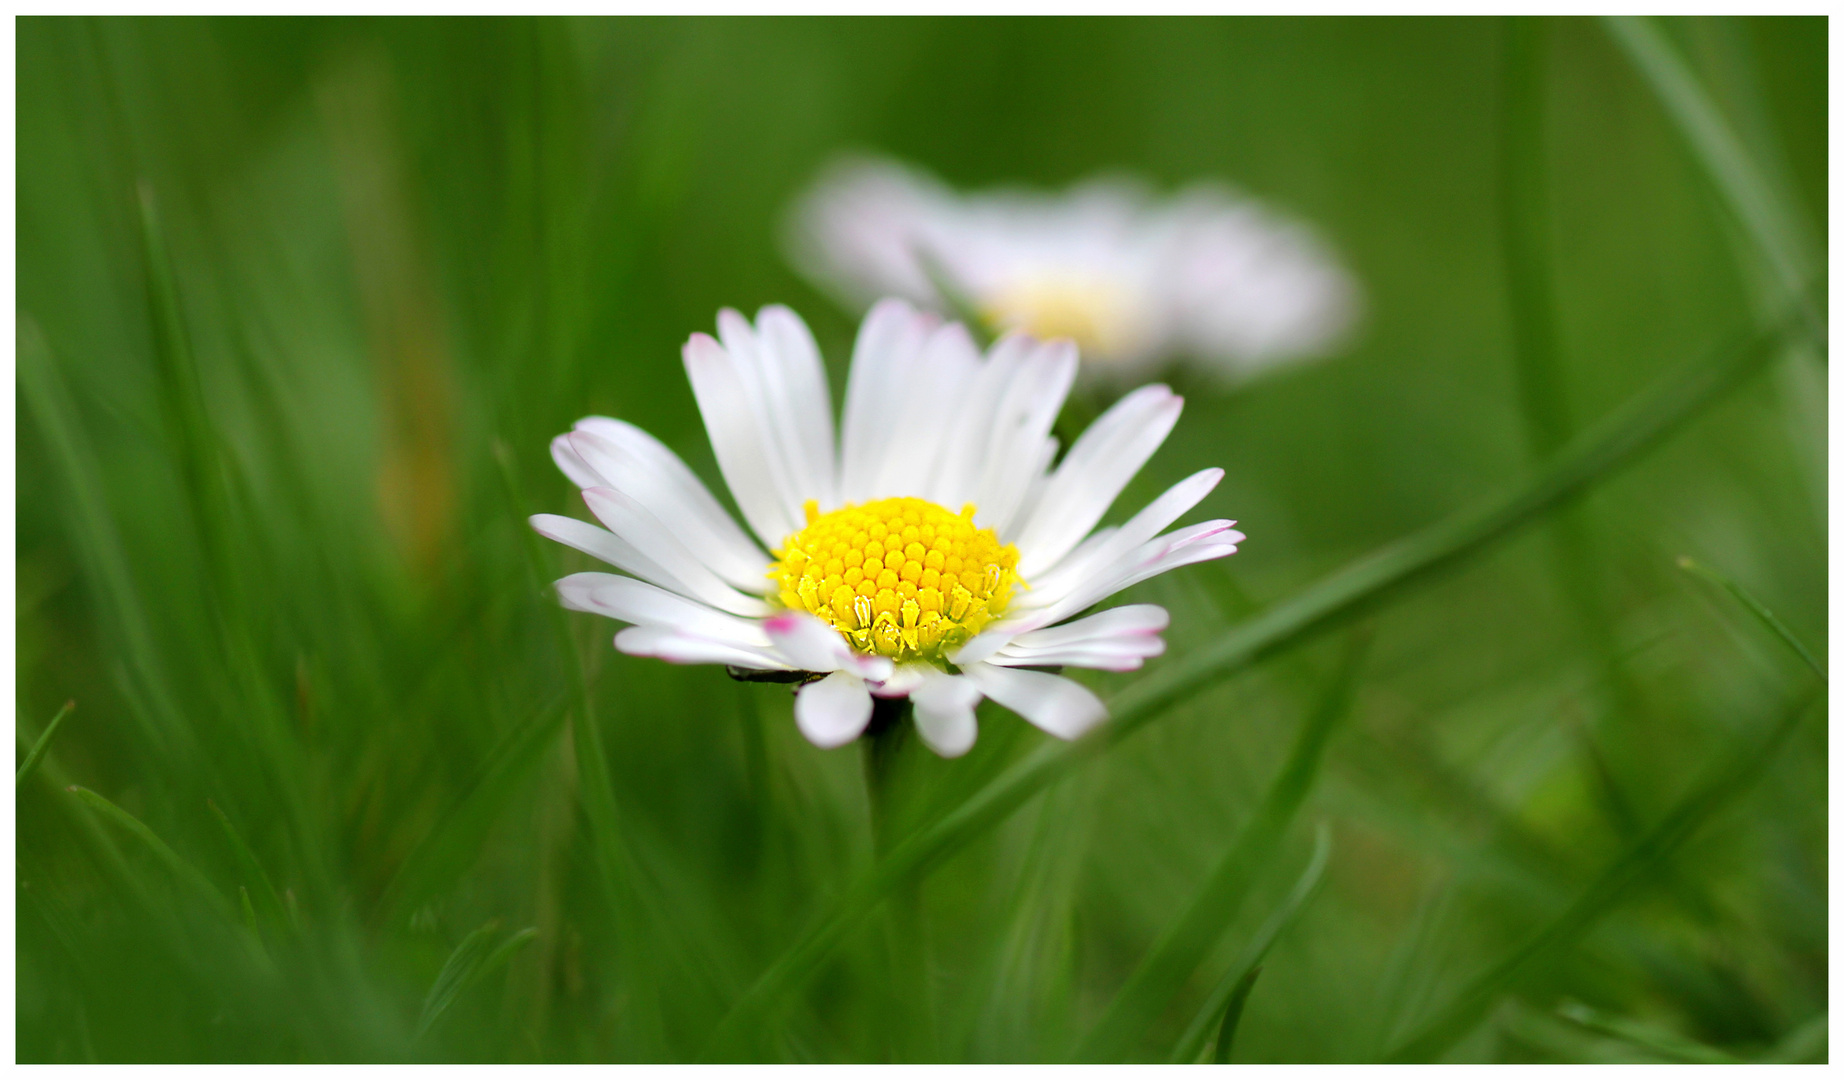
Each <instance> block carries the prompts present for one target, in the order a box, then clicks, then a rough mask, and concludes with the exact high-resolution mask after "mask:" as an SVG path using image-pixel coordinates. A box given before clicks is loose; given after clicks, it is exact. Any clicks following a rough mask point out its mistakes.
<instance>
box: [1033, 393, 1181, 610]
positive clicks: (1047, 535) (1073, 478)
mask: <svg viewBox="0 0 1844 1080" xmlns="http://www.w3.org/2000/svg"><path fill="white" fill-rule="evenodd" d="M1183 408H1184V399H1183V398H1181V397H1179V396H1178V395H1177V394H1174V393H1172V391H1171V390H1170V389H1169V388H1167V387H1165V386H1160V385H1153V386H1143V387H1141V388H1140V389H1138V390H1135V391H1134V392H1133V393H1131V394H1128V395H1127V396H1126V397H1124V398H1122V399H1121V400H1120V401H1118V402H1116V403H1115V405H1114V407H1113V408H1111V409H1109V410H1108V411H1107V412H1105V413H1103V414H1102V415H1101V417H1100V418H1099V419H1097V420H1096V421H1095V422H1094V423H1093V424H1090V425H1089V428H1088V430H1087V431H1084V432H1083V433H1082V437H1081V438H1079V439H1077V440H1076V443H1075V445H1074V446H1071V447H1070V448H1069V453H1068V454H1067V455H1065V456H1064V458H1063V461H1062V464H1060V465H1058V466H1057V470H1056V472H1055V473H1054V474H1053V475H1052V476H1051V478H1050V482H1049V483H1048V484H1047V485H1046V486H1045V488H1044V493H1043V495H1042V497H1041V498H1039V500H1038V503H1037V508H1036V512H1035V513H1033V514H1032V515H1031V520H1030V521H1028V522H1025V523H1023V527H1022V528H1020V529H1019V530H1018V531H1017V540H1016V543H1017V544H1018V551H1019V555H1020V559H1019V573H1021V574H1023V575H1024V576H1025V580H1027V581H1028V580H1030V577H1031V575H1032V574H1033V573H1035V572H1039V571H1042V570H1047V569H1049V568H1050V567H1052V566H1054V565H1056V562H1057V560H1058V559H1061V558H1062V557H1063V556H1064V555H1066V554H1068V553H1069V551H1070V549H1072V548H1074V547H1075V546H1076V545H1077V544H1078V543H1080V542H1081V540H1082V538H1083V537H1084V536H1087V535H1088V531H1089V530H1090V529H1092V528H1094V527H1095V524H1096V523H1097V522H1099V521H1100V520H1101V516H1102V515H1103V514H1105V513H1107V512H1108V507H1110V506H1112V505H1113V504H1114V499H1115V497H1116V496H1118V495H1119V494H1120V492H1121V489H1122V488H1124V487H1126V486H1127V481H1129V480H1131V479H1133V476H1134V474H1135V473H1137V472H1139V471H1140V466H1142V465H1144V464H1146V459H1147V458H1150V457H1152V455H1153V451H1155V450H1157V449H1159V446H1160V444H1161V443H1163V442H1165V437H1166V436H1167V435H1168V434H1170V433H1171V430H1172V425H1174V424H1176V423H1177V422H1178V414H1179V413H1180V412H1181V411H1182V410H1183Z"/></svg>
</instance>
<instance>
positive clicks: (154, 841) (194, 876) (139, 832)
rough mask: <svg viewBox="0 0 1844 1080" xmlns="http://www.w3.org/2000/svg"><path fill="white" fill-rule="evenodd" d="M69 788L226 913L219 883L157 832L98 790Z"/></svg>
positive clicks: (213, 908) (176, 875)
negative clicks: (169, 844)
mask: <svg viewBox="0 0 1844 1080" xmlns="http://www.w3.org/2000/svg"><path fill="white" fill-rule="evenodd" d="M69 790H70V792H71V794H73V795H75V796H77V798H79V799H82V800H83V801H84V802H85V803H88V804H89V806H90V807H91V808H92V809H94V810H95V811H97V812H98V813H100V814H101V815H102V816H103V817H105V818H107V819H109V820H110V821H113V822H115V823H116V824H117V825H120V826H121V827H122V828H124V829H126V830H128V831H129V832H130V833H133V834H134V836H135V838H136V839H138V840H140V841H141V842H142V843H143V844H146V845H147V848H148V850H149V851H152V852H153V853H154V855H155V856H156V857H157V858H159V860H160V861H161V862H162V863H165V864H166V867H167V869H168V870H171V871H172V872H173V876H174V877H176V878H178V879H179V880H180V881H182V882H184V883H185V884H186V885H187V886H188V887H190V888H191V889H192V890H193V891H195V892H197V893H198V894H199V895H200V896H201V897H203V898H207V899H208V900H209V901H210V903H211V907H212V910H214V911H216V912H217V913H218V914H220V915H222V914H225V900H224V896H223V895H222V894H221V893H219V892H218V889H217V886H215V885H213V884H212V883H211V881H210V879H209V878H207V877H206V876H205V875H204V874H201V873H199V871H198V869H197V868H196V867H194V866H193V865H192V864H191V863H189V862H187V861H186V860H184V859H182V858H180V857H179V853H178V852H176V851H174V850H173V849H172V848H170V847H168V846H167V843H166V841H164V840H162V839H160V837H159V836H157V835H155V833H154V830H152V829H150V828H148V827H147V826H146V825H145V824H144V823H143V822H142V821H141V819H140V818H138V817H135V816H134V815H133V814H130V813H129V812H128V811H126V810H123V809H122V808H121V807H119V806H117V805H115V804H114V803H112V802H110V801H109V800H108V799H105V798H103V797H102V796H101V795H98V794H97V793H96V792H94V791H91V790H90V789H89V788H86V787H79V786H78V785H76V784H72V785H71V786H70V788H69Z"/></svg>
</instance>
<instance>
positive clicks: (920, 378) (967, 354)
mask: <svg viewBox="0 0 1844 1080" xmlns="http://www.w3.org/2000/svg"><path fill="white" fill-rule="evenodd" d="M978 373H979V349H978V348H977V347H975V346H974V344H973V338H972V336H971V335H970V334H968V333H967V329H966V327H964V326H962V325H960V324H959V323H948V324H946V325H944V326H936V327H934V328H932V329H930V330H929V332H928V334H927V336H926V337H925V338H923V340H922V344H921V347H920V348H919V349H918V350H917V351H916V352H915V353H914V354H913V355H912V356H910V357H909V358H908V359H907V361H906V362H905V363H903V364H902V365H901V366H900V367H899V368H898V369H897V370H896V372H895V374H896V378H897V380H898V381H897V383H896V384H895V386H894V390H895V393H894V400H893V401H892V402H891V403H890V407H891V412H890V413H889V414H888V415H887V416H886V418H885V421H884V422H885V424H886V426H887V428H888V438H889V439H890V442H889V444H888V446H887V448H886V450H885V453H884V457H883V466H882V469H881V471H880V472H879V473H878V475H877V479H876V482H875V483H874V485H873V486H872V489H871V490H872V491H873V492H874V493H876V494H881V495H893V494H903V495H917V496H929V495H931V494H932V493H933V492H934V489H935V488H936V487H937V486H938V484H937V482H936V477H937V475H938V474H939V472H940V471H941V470H940V460H941V456H942V444H943V443H944V442H946V441H947V440H948V439H949V438H950V437H951V425H950V424H947V423H944V422H943V418H944V417H949V416H953V415H955V413H956V412H957V411H958V410H959V409H960V408H961V398H962V396H963V394H964V393H965V392H966V387H967V386H968V385H969V384H970V383H971V382H972V381H973V379H974V378H975V377H976V376H977V375H978Z"/></svg>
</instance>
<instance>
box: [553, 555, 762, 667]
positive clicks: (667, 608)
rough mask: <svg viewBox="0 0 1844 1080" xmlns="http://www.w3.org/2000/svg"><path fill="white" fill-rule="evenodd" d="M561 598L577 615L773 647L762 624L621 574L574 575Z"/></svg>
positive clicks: (561, 588) (560, 588)
mask: <svg viewBox="0 0 1844 1080" xmlns="http://www.w3.org/2000/svg"><path fill="white" fill-rule="evenodd" d="M555 587H556V589H557V599H558V600H559V601H560V602H561V603H562V604H563V606H564V607H566V608H569V609H570V610H572V611H586V612H589V613H590V614H592V615H604V616H607V617H608V618H611V619H620V620H621V621H622V622H629V623H633V624H635V625H636V626H659V627H665V628H667V629H672V630H681V631H684V632H685V633H688V634H691V635H693V636H696V637H703V638H710V639H711V640H712V641H721V642H724V643H726V644H731V645H740V646H743V647H745V648H751V649H767V648H769V647H771V645H772V642H771V641H770V640H769V637H768V634H767V633H766V632H765V631H764V630H763V629H762V623H761V622H760V621H758V620H756V619H741V618H738V617H736V616H735V615H726V614H724V613H723V612H721V611H715V610H713V609H711V608H708V607H706V606H705V605H703V604H700V603H698V602H697V601H696V600H688V599H686V598H685V597H683V596H680V595H679V594H677V593H671V592H667V591H666V590H665V589H662V588H659V587H658V586H655V585H649V584H647V583H646V582H644V581H638V580H636V579H634V578H630V577H622V576H621V575H619V574H601V573H595V572H593V571H591V572H587V573H581V574H571V575H570V576H569V577H566V578H562V579H560V580H559V581H558V582H557V584H556V586H555Z"/></svg>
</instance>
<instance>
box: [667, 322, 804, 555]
mask: <svg viewBox="0 0 1844 1080" xmlns="http://www.w3.org/2000/svg"><path fill="white" fill-rule="evenodd" d="M684 355H685V373H686V375H687V376H688V377H689V378H690V379H691V384H692V395H693V396H694V397H696V398H697V399H698V412H699V413H700V414H702V415H703V417H704V429H705V432H706V434H708V435H709V436H710V439H711V450H712V451H713V452H714V453H715V454H716V455H717V467H718V469H719V470H721V471H722V472H723V474H724V483H725V484H727V485H728V486H729V488H730V495H731V496H732V497H733V498H735V499H736V505H737V508H738V509H739V510H741V511H742V512H743V519H744V520H745V521H748V522H749V527H750V528H751V529H754V530H755V534H756V536H758V537H760V538H761V539H762V542H763V543H764V544H766V545H768V546H769V547H771V548H772V547H778V546H779V545H780V544H781V541H782V539H783V538H785V537H786V536H788V535H789V534H790V533H792V532H794V531H795V530H796V529H797V528H798V527H799V526H798V522H799V521H800V519H799V518H798V517H796V516H794V515H793V514H791V513H790V512H789V501H788V500H789V498H790V497H791V496H789V495H786V494H784V493H785V490H786V481H785V479H784V478H783V477H782V476H781V475H780V474H779V472H778V470H779V468H780V466H779V455H778V454H776V453H774V452H773V450H772V449H771V445H770V443H769V437H768V433H767V432H765V431H763V430H762V428H761V426H760V425H759V424H758V422H757V420H756V406H755V405H753V404H751V395H750V385H749V384H750V383H751V382H753V381H754V380H748V381H745V379H744V377H743V375H742V374H741V373H740V372H739V371H738V370H737V365H736V364H735V363H734V362H733V361H732V359H731V357H730V354H729V353H727V352H725V351H724V348H723V346H722V345H719V344H718V343H717V342H716V341H715V340H713V339H712V338H711V337H709V336H707V335H705V334H693V335H692V336H691V340H690V341H688V342H686V343H685V354H684ZM798 505H799V504H798V503H795V504H794V506H795V508H796V509H798Z"/></svg>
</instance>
